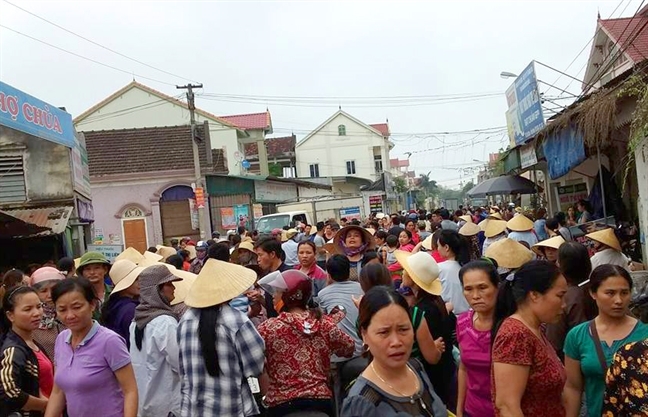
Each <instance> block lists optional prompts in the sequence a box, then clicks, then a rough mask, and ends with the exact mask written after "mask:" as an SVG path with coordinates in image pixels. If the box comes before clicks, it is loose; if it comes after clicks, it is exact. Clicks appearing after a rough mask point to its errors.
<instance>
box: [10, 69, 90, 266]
mask: <svg viewBox="0 0 648 417" xmlns="http://www.w3.org/2000/svg"><path fill="white" fill-rule="evenodd" d="M93 220H94V218H93V209H92V201H91V195H90V185H89V176H88V165H87V157H86V153H85V142H84V138H83V135H79V134H77V133H76V132H75V130H74V126H73V124H72V116H70V114H68V113H67V112H66V111H65V110H64V109H60V108H57V107H56V106H53V105H51V104H48V103H45V102H43V101H41V100H39V99H37V98H35V97H33V96H31V95H29V94H26V93H24V92H22V91H20V90H18V89H16V88H14V87H11V86H9V85H7V84H5V83H2V82H0V247H1V248H2V250H0V270H2V269H4V268H6V267H21V268H24V267H25V266H26V265H27V264H29V263H33V262H36V263H44V262H47V261H50V260H53V261H56V260H58V259H59V258H60V257H63V256H78V255H80V254H81V253H82V252H83V251H84V249H85V243H86V242H85V240H86V236H89V234H90V233H89V229H90V227H89V224H90V223H91V222H92V221H93Z"/></svg>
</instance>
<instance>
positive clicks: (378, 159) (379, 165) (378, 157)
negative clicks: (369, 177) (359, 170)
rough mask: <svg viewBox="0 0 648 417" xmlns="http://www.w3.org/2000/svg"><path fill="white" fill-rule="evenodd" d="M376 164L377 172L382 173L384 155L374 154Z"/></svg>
mask: <svg viewBox="0 0 648 417" xmlns="http://www.w3.org/2000/svg"><path fill="white" fill-rule="evenodd" d="M374 165H375V167H376V172H377V173H381V172H382V171H383V164H382V155H374Z"/></svg>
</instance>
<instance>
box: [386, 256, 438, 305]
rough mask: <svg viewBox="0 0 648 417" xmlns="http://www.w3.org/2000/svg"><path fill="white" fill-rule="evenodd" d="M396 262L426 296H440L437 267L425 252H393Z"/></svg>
mask: <svg viewBox="0 0 648 417" xmlns="http://www.w3.org/2000/svg"><path fill="white" fill-rule="evenodd" d="M394 255H396V260H397V261H398V263H399V264H400V265H401V266H402V267H403V269H404V270H405V271H407V274H408V275H409V276H410V277H411V278H412V281H414V283H416V285H417V286H418V287H419V288H420V289H422V290H423V291H425V292H427V293H428V294H434V295H440V294H441V291H442V286H441V281H439V265H438V264H437V263H436V261H435V260H434V258H433V257H431V256H430V255H429V254H427V253H425V252H416V253H411V252H405V251H402V250H397V251H395V252H394Z"/></svg>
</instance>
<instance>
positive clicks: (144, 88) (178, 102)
mask: <svg viewBox="0 0 648 417" xmlns="http://www.w3.org/2000/svg"><path fill="white" fill-rule="evenodd" d="M133 88H139V89H140V90H142V91H146V92H147V93H149V94H151V95H154V96H156V97H158V98H160V99H162V100H166V101H168V102H169V103H172V104H175V105H178V106H181V107H184V108H187V103H185V102H184V101H182V100H178V99H176V98H173V97H171V96H169V95H167V94H164V93H162V92H160V91H158V90H156V89H154V88H151V87H149V86H147V85H144V84H141V83H138V82H137V81H131V82H130V83H129V84H128V85H126V86H124V87H123V88H121V89H119V90H117V91H115V92H114V93H113V94H111V95H109V96H108V97H106V98H105V99H103V100H101V101H100V102H99V103H97V104H95V105H94V106H92V107H90V108H89V109H88V110H86V111H84V112H83V113H81V114H80V115H78V116H77V117H75V118H74V120H73V122H74V123H75V124H77V123H79V122H81V121H82V120H83V119H85V118H86V117H88V116H89V115H91V114H92V113H94V112H95V111H97V110H99V109H101V108H102V107H103V106H105V105H106V104H108V103H110V102H111V101H113V100H115V99H116V98H117V97H119V96H121V95H123V94H124V93H126V92H127V91H129V90H131V89H133ZM196 113H197V114H199V115H201V116H203V117H206V118H208V119H211V120H214V121H216V122H218V123H221V124H222V125H225V126H229V127H237V126H235V125H233V124H232V123H230V122H228V121H227V120H225V119H223V118H221V117H218V116H216V115H215V114H211V113H209V112H207V111H204V110H201V109H198V108H197V109H196Z"/></svg>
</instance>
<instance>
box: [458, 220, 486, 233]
mask: <svg viewBox="0 0 648 417" xmlns="http://www.w3.org/2000/svg"><path fill="white" fill-rule="evenodd" d="M479 232H481V228H480V227H479V225H477V224H475V223H473V222H466V224H464V225H463V226H461V229H459V234H460V235H463V236H475V235H476V234H477V233H479Z"/></svg>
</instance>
